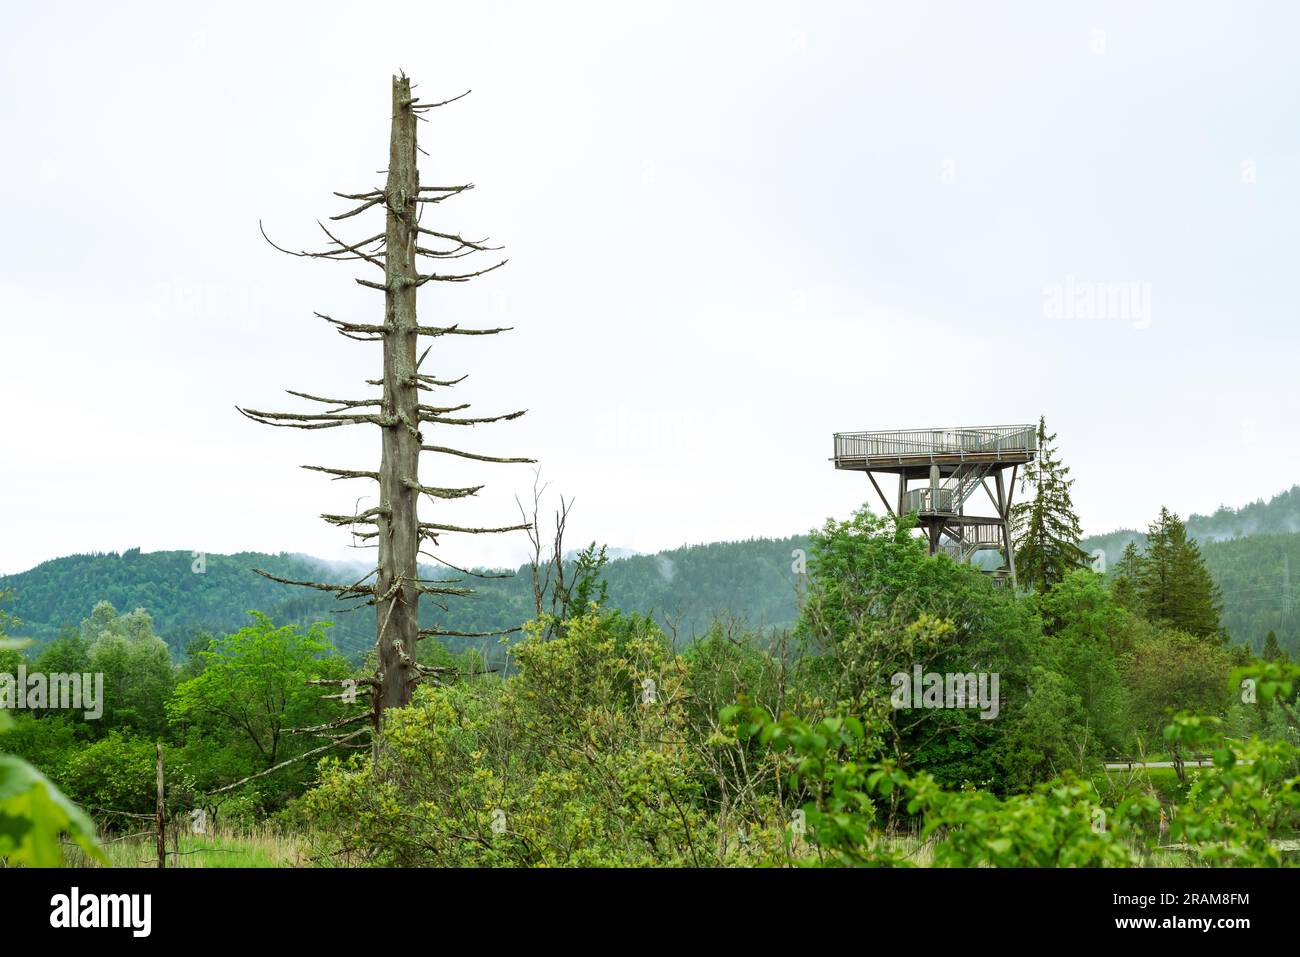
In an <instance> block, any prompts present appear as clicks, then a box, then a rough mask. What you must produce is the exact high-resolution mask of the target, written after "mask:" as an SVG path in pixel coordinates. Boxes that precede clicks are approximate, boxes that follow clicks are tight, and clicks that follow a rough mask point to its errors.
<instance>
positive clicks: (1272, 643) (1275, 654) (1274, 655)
mask: <svg viewBox="0 0 1300 957" xmlns="http://www.w3.org/2000/svg"><path fill="white" fill-rule="evenodd" d="M1259 656H1260V657H1261V658H1263V659H1264V660H1265V661H1278V660H1279V659H1280V660H1283V661H1285V660H1286V658H1287V654H1286V652H1285V651H1283V650H1282V647H1281V645H1279V644H1278V643H1277V635H1275V634H1274V633H1273V629H1272V628H1270V629H1269V630H1268V635H1267V636H1265V638H1264V650H1263V651H1261V652H1260V653H1259Z"/></svg>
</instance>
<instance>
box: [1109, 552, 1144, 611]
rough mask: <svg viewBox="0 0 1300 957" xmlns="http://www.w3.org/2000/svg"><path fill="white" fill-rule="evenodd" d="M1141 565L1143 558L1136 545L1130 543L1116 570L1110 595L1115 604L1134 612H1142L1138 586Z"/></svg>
mask: <svg viewBox="0 0 1300 957" xmlns="http://www.w3.org/2000/svg"><path fill="white" fill-rule="evenodd" d="M1141 564H1142V556H1141V555H1140V554H1139V553H1138V550H1137V545H1136V543H1134V542H1129V543H1128V544H1127V545H1125V546H1124V553H1123V554H1122V555H1120V558H1119V564H1118V565H1117V566H1116V568H1115V577H1114V579H1113V580H1112V581H1111V585H1110V593H1111V596H1112V597H1113V598H1114V599H1115V603H1116V604H1117V605H1119V606H1120V607H1122V608H1127V609H1128V610H1129V611H1132V612H1140V611H1141V602H1140V600H1139V598H1138V586H1137V582H1138V570H1139V569H1140V568H1141Z"/></svg>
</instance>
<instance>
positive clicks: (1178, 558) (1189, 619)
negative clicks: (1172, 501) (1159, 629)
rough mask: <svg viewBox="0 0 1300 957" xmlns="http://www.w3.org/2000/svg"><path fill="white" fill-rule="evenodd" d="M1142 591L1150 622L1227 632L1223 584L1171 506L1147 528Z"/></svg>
mask: <svg viewBox="0 0 1300 957" xmlns="http://www.w3.org/2000/svg"><path fill="white" fill-rule="evenodd" d="M1137 592H1138V598H1139V602H1140V605H1141V609H1142V613H1143V614H1144V615H1145V616H1146V617H1147V618H1148V619H1150V620H1151V621H1153V622H1157V623H1159V624H1163V625H1169V626H1170V627H1173V628H1177V629H1179V630H1180V631H1185V632H1187V633H1188V634H1191V635H1196V636H1198V637H1201V638H1209V637H1218V638H1222V637H1223V629H1222V626H1221V624H1220V621H1219V614H1220V612H1221V610H1222V605H1221V602H1220V599H1219V589H1218V586H1216V585H1215V584H1214V580H1213V579H1212V578H1211V577H1210V573H1209V572H1208V571H1207V570H1206V568H1205V561H1204V560H1203V559H1202V558H1201V549H1200V547H1199V546H1198V545H1197V544H1196V541H1195V540H1194V539H1191V538H1188V537H1187V526H1186V525H1184V524H1183V522H1182V520H1181V519H1180V518H1179V517H1178V515H1177V514H1175V513H1174V512H1171V511H1169V509H1167V508H1161V509H1160V516H1159V517H1158V518H1157V519H1156V520H1155V521H1154V522H1153V523H1152V524H1151V526H1150V527H1149V528H1148V529H1147V547H1146V551H1145V552H1144V553H1143V555H1142V558H1141V561H1140V563H1139V569H1138V577H1137Z"/></svg>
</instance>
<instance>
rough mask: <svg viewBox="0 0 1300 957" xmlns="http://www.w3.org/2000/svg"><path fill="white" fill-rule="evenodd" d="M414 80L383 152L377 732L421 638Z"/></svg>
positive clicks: (405, 698)
mask: <svg viewBox="0 0 1300 957" xmlns="http://www.w3.org/2000/svg"><path fill="white" fill-rule="evenodd" d="M410 102H411V81H410V79H409V78H407V77H405V76H395V77H393V117H392V133H391V135H390V137H389V146H388V184H387V187H386V189H385V193H386V195H387V208H388V215H387V228H386V230H385V238H386V242H385V246H386V249H387V255H386V256H385V258H384V264H385V268H384V285H385V291H384V333H383V336H384V378H383V383H384V385H383V389H384V397H383V413H384V415H385V416H386V417H389V418H390V419H396V420H397V422H398V424H396V425H394V426H391V427H389V428H385V429H383V430H381V431H382V433H383V455H382V458H381V459H380V464H379V502H380V509H381V511H380V512H379V514H378V516H377V517H378V524H377V529H378V532H379V536H378V544H379V573H378V579H377V582H376V589H375V590H376V593H377V594H378V596H379V601H378V602H377V603H376V605H375V614H376V627H377V629H378V630H377V632H376V634H377V636H378V641H377V645H378V657H379V674H378V676H377V677H378V679H379V687H378V688H377V689H376V692H375V693H376V695H377V696H378V700H377V702H376V707H375V708H374V715H375V721H376V730H378V722H379V720H380V718H381V717H382V715H383V712H384V711H385V710H386V709H388V708H400V707H402V706H403V705H405V704H406V703H407V702H409V701H410V700H411V695H412V693H413V692H414V690H415V684H416V680H417V672H416V669H415V647H416V641H417V640H418V639H419V631H420V623H419V594H418V592H417V590H416V584H417V583H418V580H419V577H420V573H419V570H418V557H419V549H420V519H419V515H418V514H417V506H418V495H419V493H418V492H417V491H416V488H417V487H418V485H419V461H420V434H419V431H418V429H417V423H418V422H419V415H420V411H419V390H418V389H417V388H416V379H415V373H416V368H415V365H416V358H415V352H416V328H415V327H416V324H417V323H416V316H415V291H416V276H417V270H416V267H415V247H416V229H417V227H416V214H415V210H416V206H417V203H416V198H417V197H418V196H419V192H420V173H419V170H418V168H417V166H416V159H415V124H416V114H415V112H414V111H413V110H412V109H411V108H410Z"/></svg>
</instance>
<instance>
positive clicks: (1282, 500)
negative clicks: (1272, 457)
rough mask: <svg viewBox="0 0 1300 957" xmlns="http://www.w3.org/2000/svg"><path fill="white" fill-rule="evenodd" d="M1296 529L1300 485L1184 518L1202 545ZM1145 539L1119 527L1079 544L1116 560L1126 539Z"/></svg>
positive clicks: (1298, 525)
mask: <svg viewBox="0 0 1300 957" xmlns="http://www.w3.org/2000/svg"><path fill="white" fill-rule="evenodd" d="M1297 532H1300V485H1293V486H1291V488H1289V489H1288V490H1287V491H1285V492H1282V493H1280V494H1278V495H1275V496H1273V497H1272V498H1271V499H1269V500H1268V501H1267V502H1265V501H1264V500H1263V499H1259V500H1258V501H1255V502H1251V503H1250V504H1249V505H1243V506H1242V507H1241V508H1228V506H1226V505H1220V506H1219V509H1218V511H1216V512H1215V513H1214V514H1213V515H1190V516H1188V518H1187V534H1188V535H1189V536H1191V537H1192V538H1194V539H1196V540H1197V541H1198V542H1200V543H1201V544H1202V545H1204V544H1206V543H1208V542H1218V541H1224V540H1226V539H1232V538H1245V537H1247V536H1253V535H1280V534H1293V533H1297ZM1145 541H1146V535H1145V534H1144V533H1143V532H1140V531H1138V530H1137V529H1133V528H1121V529H1118V530H1117V531H1114V532H1107V533H1106V534H1104V535H1090V536H1089V537H1088V538H1086V539H1084V540H1083V543H1082V544H1083V547H1084V548H1086V549H1087V550H1088V551H1093V550H1094V549H1097V548H1100V549H1103V550H1105V552H1106V559H1107V561H1108V562H1112V563H1113V562H1116V561H1118V560H1119V556H1120V553H1121V552H1123V551H1124V546H1125V545H1127V544H1128V543H1129V542H1136V543H1137V545H1138V546H1139V547H1141V545H1142V544H1143V543H1144V542H1145Z"/></svg>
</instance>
